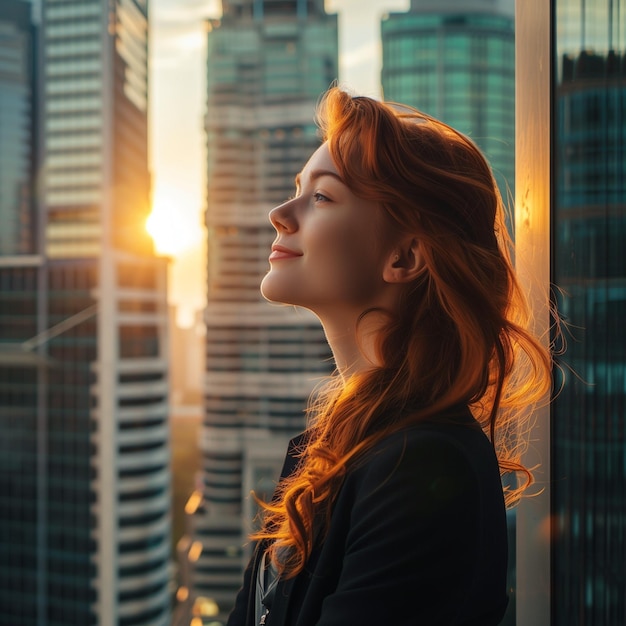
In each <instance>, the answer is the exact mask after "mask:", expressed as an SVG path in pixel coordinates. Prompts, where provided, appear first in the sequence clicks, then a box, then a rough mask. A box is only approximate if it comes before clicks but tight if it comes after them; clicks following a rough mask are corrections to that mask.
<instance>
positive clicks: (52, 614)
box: [0, 0, 170, 626]
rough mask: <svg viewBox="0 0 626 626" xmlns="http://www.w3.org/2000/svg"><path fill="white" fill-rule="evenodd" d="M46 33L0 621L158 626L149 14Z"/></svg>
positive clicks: (164, 395)
mask: <svg viewBox="0 0 626 626" xmlns="http://www.w3.org/2000/svg"><path fill="white" fill-rule="evenodd" d="M3 3H4V0H3ZM40 33H41V35H40V45H39V55H38V64H37V67H38V69H39V71H40V77H39V80H38V84H39V85H40V86H41V89H40V93H41V103H40V106H39V109H38V110H39V113H40V115H39V117H38V125H39V127H40V133H39V137H40V139H41V144H40V148H39V154H40V157H41V158H40V163H39V165H40V168H39V170H38V172H37V176H36V180H37V185H38V187H37V188H38V190H39V191H40V196H39V198H38V211H37V218H38V228H37V230H36V232H37V233H39V238H38V245H39V249H38V252H39V255H38V256H37V257H36V258H37V259H38V260H39V266H40V267H41V270H40V272H39V281H38V283H37V284H36V289H37V292H38V294H39V298H38V301H37V305H36V311H35V313H34V314H33V313H32V312H31V316H32V317H33V321H32V323H31V327H29V328H28V329H26V328H25V329H24V332H21V333H19V334H15V333H10V332H8V333H7V336H4V335H3V337H2V341H3V344H4V345H2V352H0V356H1V357H2V362H3V363H5V364H6V368H4V369H2V370H1V371H0V376H1V377H2V380H1V382H0V385H2V387H1V388H2V395H1V396H0V415H2V421H1V422H0V429H1V430H2V437H1V439H2V440H3V441H5V442H6V439H5V434H6V433H7V432H8V433H13V432H14V434H15V436H14V437H13V438H12V439H11V440H9V441H10V442H11V444H12V447H11V453H10V455H9V456H8V460H7V461H6V463H7V465H8V467H7V468H6V469H7V471H6V472H3V479H4V480H7V481H9V484H10V488H11V489H10V490H9V491H8V492H6V491H3V493H8V496H4V497H8V498H9V500H10V501H9V502H6V504H7V505H8V507H9V511H10V513H7V515H9V522H8V523H9V528H10V529H14V530H11V532H10V533H4V532H3V533H2V534H3V537H16V539H15V540H11V544H10V546H9V555H10V559H9V560H8V561H5V560H4V559H2V561H1V562H0V576H2V577H3V578H2V582H3V583H4V582H5V580H6V581H8V584H7V586H6V587H5V586H4V585H2V589H3V591H4V590H5V589H6V590H8V592H7V593H6V594H5V595H3V597H2V610H1V611H0V623H1V624H7V625H8V624H10V625H11V626H26V625H31V624H32V625H33V626H35V625H36V626H48V625H50V626H52V625H58V626H61V625H67V626H70V625H74V624H86V625H87V624H98V625H100V624H101V625H103V626H104V625H107V626H113V625H115V626H122V625H126V626H131V625H146V626H147V625H155V626H156V625H157V624H158V625H163V626H165V625H166V624H169V623H170V610H169V606H170V594H169V588H168V587H169V578H170V568H169V534H170V513H169V506H170V470H169V444H168V420H167V413H168V389H169V384H168V374H167V371H168V366H167V356H168V355H167V348H166V346H167V342H166V337H167V305H166V267H165V261H164V260H163V259H158V258H156V257H155V255H154V253H153V250H152V246H151V242H150V240H149V238H148V235H147V233H146V231H145V219H146V217H147V215H148V213H149V200H150V198H149V195H150V178H149V175H148V159H147V113H148V110H147V107H148V76H147V64H148V7H147V3H146V2H145V1H144V0H114V1H112V2H108V3H103V2H100V1H99V0H69V1H67V0H63V1H59V0H43V2H42V3H41V27H40ZM33 262H34V261H33ZM0 269H1V268H0ZM33 289H34V287H33V281H32V280H26V278H23V279H22V280H21V281H17V280H16V279H15V280H12V282H10V283H9V284H8V285H7V291H9V292H12V293H11V294H9V295H8V296H6V297H5V299H4V301H3V302H2V306H3V308H4V307H5V306H6V309H4V310H2V311H0V315H2V314H5V315H8V316H9V322H10V321H11V319H13V317H16V315H15V313H14V311H16V308H15V306H14V303H16V302H21V301H23V299H24V295H23V294H25V293H28V292H29V291H32V290H33ZM2 293H3V295H4V294H5V289H4V285H3V288H2ZM5 319H6V317H5ZM24 354H26V355H30V356H31V357H32V358H30V359H26V358H25V357H24ZM28 394H32V397H29V395H28ZM25 403H30V404H29V406H28V407H25V406H24V404H25ZM31 405H33V406H34V410H33V409H32V407H31ZM19 412H23V413H25V414H26V413H28V419H30V420H31V422H29V424H31V423H32V424H31V425H32V428H28V429H26V428H22V427H21V425H20V421H19V419H18V418H19ZM4 458H5V457H3V461H4ZM18 501H19V505H18V504H17V503H18ZM5 510H7V509H5V507H3V512H4V511H5ZM18 529H19V533H18ZM3 531H4V529H3ZM16 572H19V573H20V574H21V579H20V580H23V581H24V584H21V583H20V585H21V586H16V585H17V584H18V583H14V582H13V581H14V580H15V578H16ZM26 583H28V584H26Z"/></svg>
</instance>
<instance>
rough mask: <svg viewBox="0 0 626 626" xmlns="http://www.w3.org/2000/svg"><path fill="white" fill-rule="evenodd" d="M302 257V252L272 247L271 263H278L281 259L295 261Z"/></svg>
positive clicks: (282, 247)
mask: <svg viewBox="0 0 626 626" xmlns="http://www.w3.org/2000/svg"><path fill="white" fill-rule="evenodd" d="M299 256H302V254H301V253H300V252H294V251H293V250H290V249H289V248H285V247H284V246H272V252H271V254H270V258H269V260H270V261H277V260H279V259H295V258H297V257H299Z"/></svg>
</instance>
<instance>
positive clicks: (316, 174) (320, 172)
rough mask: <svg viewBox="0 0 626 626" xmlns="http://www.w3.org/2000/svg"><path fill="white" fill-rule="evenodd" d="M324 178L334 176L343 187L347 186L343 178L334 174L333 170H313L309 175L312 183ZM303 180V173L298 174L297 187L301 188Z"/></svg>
mask: <svg viewBox="0 0 626 626" xmlns="http://www.w3.org/2000/svg"><path fill="white" fill-rule="evenodd" d="M322 176H332V177H333V178H335V179H336V180H338V181H339V182H340V183H341V184H342V185H345V184H346V183H345V182H344V181H343V178H341V176H339V174H337V172H333V171H331V170H313V171H312V172H311V173H310V175H309V180H310V181H315V180H317V179H318V178H321V177H322ZM301 180H302V172H300V173H299V174H296V178H295V181H296V187H297V188H299V187H300V181H301Z"/></svg>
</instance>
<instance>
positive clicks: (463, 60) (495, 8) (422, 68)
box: [381, 0, 515, 200]
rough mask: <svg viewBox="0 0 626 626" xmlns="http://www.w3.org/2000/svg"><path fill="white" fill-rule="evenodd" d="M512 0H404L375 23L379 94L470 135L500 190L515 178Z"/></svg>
mask: <svg viewBox="0 0 626 626" xmlns="http://www.w3.org/2000/svg"><path fill="white" fill-rule="evenodd" d="M514 6H515V3H514V0H411V7H410V9H409V11H408V13H391V14H390V15H388V16H386V17H385V18H383V21H382V24H381V35H382V48H383V69H382V86H383V93H384V97H385V100H393V101H396V102H402V103H405V104H409V105H411V106H414V107H417V108H418V109H421V110H422V111H424V112H425V113H429V114H430V115H433V116H434V117H436V118H438V119H440V120H442V121H444V122H446V123H447V124H450V125H451V126H453V127H454V128H456V129H458V130H460V131H461V132H463V133H465V134H466V135H468V136H469V137H471V138H472V139H473V140H474V141H475V142H476V143H477V144H478V145H479V146H480V148H481V149H482V150H483V152H484V153H485V154H486V156H487V158H488V159H489V162H490V163H491V165H492V167H493V170H494V175H495V177H496V180H497V182H498V186H499V187H500V191H501V192H502V194H503V197H504V198H505V200H506V198H507V194H508V192H507V185H508V187H510V188H511V189H513V187H514V182H515V33H514Z"/></svg>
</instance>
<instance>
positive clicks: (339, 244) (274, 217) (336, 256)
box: [261, 144, 395, 317]
mask: <svg viewBox="0 0 626 626" xmlns="http://www.w3.org/2000/svg"><path fill="white" fill-rule="evenodd" d="M270 221H271V222H272V225H273V226H274V228H275V229H276V233H277V234H276V239H275V241H274V244H273V246H272V252H271V254H270V257H269V261H270V271H269V272H268V273H267V275H266V276H265V278H264V279H263V282H262V283H261V292H262V294H263V296H264V297H265V298H266V299H268V300H271V301H273V302H283V303H285V304H293V305H298V306H303V307H305V308H308V309H310V310H312V311H313V312H314V313H316V314H318V316H320V317H322V316H324V315H326V314H327V311H331V312H333V313H334V312H341V311H345V312H354V311H356V312H357V314H360V313H361V312H363V311H364V310H365V309H367V308H370V307H371V306H375V305H376V303H378V296H379V293H380V291H381V290H382V289H384V287H385V282H384V280H383V276H382V274H383V266H384V263H385V262H386V261H387V260H388V258H389V256H390V254H392V251H391V249H392V247H393V244H394V241H395V240H394V236H393V235H394V230H393V228H392V225H391V220H390V218H389V217H388V216H387V213H386V212H385V211H384V209H382V207H380V205H379V204H378V203H375V202H373V201H370V200H363V199H361V198H359V197H357V196H356V195H354V193H353V192H352V191H351V190H350V189H349V188H348V186H347V185H346V184H345V183H344V181H343V180H342V179H341V177H340V175H339V173H338V171H337V168H336V167H335V164H334V163H333V160H332V158H331V155H330V152H329V149H328V146H327V145H326V144H323V145H322V146H321V147H320V148H319V149H318V150H317V151H316V152H315V153H314V154H313V156H311V158H310V159H309V161H308V163H307V164H306V166H305V167H304V169H303V170H302V171H301V173H300V174H299V175H298V176H297V177H296V195H295V197H294V198H292V199H290V200H288V201H287V202H285V203H283V204H281V205H280V206H278V207H276V208H275V209H273V210H272V211H271V212H270Z"/></svg>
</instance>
